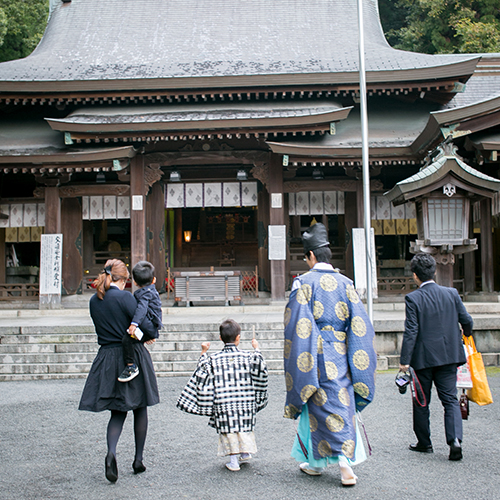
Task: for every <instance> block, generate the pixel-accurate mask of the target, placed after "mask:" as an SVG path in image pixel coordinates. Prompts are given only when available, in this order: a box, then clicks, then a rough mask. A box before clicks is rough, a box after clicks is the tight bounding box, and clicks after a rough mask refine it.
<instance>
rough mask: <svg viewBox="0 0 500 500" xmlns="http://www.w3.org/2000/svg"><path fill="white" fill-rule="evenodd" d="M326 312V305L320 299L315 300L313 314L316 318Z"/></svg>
mask: <svg viewBox="0 0 500 500" xmlns="http://www.w3.org/2000/svg"><path fill="white" fill-rule="evenodd" d="M324 312H325V307H324V306H323V304H322V303H321V302H320V301H319V300H315V301H314V308H313V316H314V319H319V318H321V316H323V313H324Z"/></svg>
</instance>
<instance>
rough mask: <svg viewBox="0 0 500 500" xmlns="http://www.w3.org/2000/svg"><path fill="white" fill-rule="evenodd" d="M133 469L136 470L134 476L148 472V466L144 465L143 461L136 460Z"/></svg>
mask: <svg viewBox="0 0 500 500" xmlns="http://www.w3.org/2000/svg"><path fill="white" fill-rule="evenodd" d="M132 468H133V469H134V474H140V473H141V472H144V471H145V470H146V466H145V465H144V464H143V463H142V460H134V463H133V464H132Z"/></svg>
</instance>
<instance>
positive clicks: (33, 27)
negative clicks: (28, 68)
mask: <svg viewBox="0 0 500 500" xmlns="http://www.w3.org/2000/svg"><path fill="white" fill-rule="evenodd" d="M48 15H49V2H48V0H0V61H10V60H11V59H19V58H21V57H26V56H27V55H29V54H31V52H33V50H34V49H35V47H36V46H37V45H38V42H39V41H40V39H41V38H42V35H43V32H44V30H45V26H46V24H47V17H48Z"/></svg>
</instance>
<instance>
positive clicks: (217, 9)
mask: <svg viewBox="0 0 500 500" xmlns="http://www.w3.org/2000/svg"><path fill="white" fill-rule="evenodd" d="M365 2H366V6H365V11H364V12H365V26H364V28H365V44H366V52H367V55H368V56H369V57H367V64H366V70H367V74H370V73H371V74H373V73H377V72H387V73H390V74H388V75H387V78H388V79H389V80H391V81H398V80H401V78H398V77H397V73H398V72H404V71H410V72H411V71H415V70H424V69H427V70H429V69H430V68H436V67H441V68H446V69H447V71H444V72H442V73H443V74H442V75H441V74H440V76H438V77H448V78H450V77H455V76H469V75H470V74H472V72H473V69H472V70H471V67H470V64H468V65H466V67H463V68H462V67H460V63H466V62H470V61H471V60H475V59H477V57H472V58H471V57H470V56H469V55H466V56H465V55H456V56H449V55H447V56H446V57H443V56H439V55H437V56H432V55H428V54H417V53H410V52H404V51H400V50H396V49H393V48H392V47H390V46H389V44H388V43H387V40H386V39H385V37H384V34H383V31H382V27H381V25H380V19H379V14H378V5H377V1H376V0H365ZM242 5H243V4H242V3H241V0H211V1H207V0H184V1H183V2H179V1H177V0H141V1H140V2H136V1H127V2H123V0H106V1H105V2H103V1H102V0H73V1H72V2H70V3H64V2H59V3H58V4H56V5H55V6H54V8H53V11H52V13H51V15H50V18H49V22H48V25H47V28H46V31H45V34H44V36H43V38H42V41H41V42H40V44H39V45H38V47H37V48H36V49H35V51H34V52H33V53H32V54H31V55H30V56H28V57H26V58H24V59H19V60H16V61H9V62H5V63H2V64H0V74H1V75H2V76H1V77H0V90H1V86H2V81H3V82H20V83H23V84H24V83H26V84H28V83H30V82H35V83H43V82H45V83H47V82H54V81H58V82H87V81H96V80H97V81H99V82H100V84H101V85H102V87H103V88H105V87H106V83H105V82H106V81H108V82H110V81H116V80H129V81H130V80H132V81H135V80H147V81H152V80H156V79H159V80H161V82H162V83H161V84H162V85H163V86H165V84H166V82H165V80H168V85H169V86H175V85H176V79H184V78H187V79H190V80H192V79H198V80H200V79H203V78H205V79H206V78H219V79H220V78H222V79H227V78H234V77H251V78H254V77H258V76H259V77H277V76H279V75H311V74H318V75H319V74H328V75H330V74H332V75H333V78H332V83H335V74H339V75H344V76H342V78H343V79H344V80H343V81H345V75H346V74H353V75H356V73H357V71H358V40H357V37H358V27H357V16H356V15H355V13H356V12H357V5H356V0H335V1H325V0H308V1H307V2H303V0H272V2H269V0H248V1H247V2H245V4H244V6H242ZM454 65H455V66H454ZM474 67H475V65H474ZM448 73H449V74H448ZM410 75H412V73H410ZM413 77H415V76H413ZM429 78H430V77H429ZM351 80H352V81H357V76H356V78H354V76H353V78H351ZM207 83H208V82H207ZM292 83H293V82H292ZM158 84H159V83H158ZM262 84H266V83H265V81H264V80H263V82H262ZM25 90H27V87H26V89H25Z"/></svg>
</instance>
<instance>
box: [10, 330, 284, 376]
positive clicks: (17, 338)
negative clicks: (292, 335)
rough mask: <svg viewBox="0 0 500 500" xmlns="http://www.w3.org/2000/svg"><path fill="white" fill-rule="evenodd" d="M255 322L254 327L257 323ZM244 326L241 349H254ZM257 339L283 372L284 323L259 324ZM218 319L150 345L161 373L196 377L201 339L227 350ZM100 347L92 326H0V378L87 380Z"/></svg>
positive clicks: (166, 334) (273, 367) (164, 334)
mask: <svg viewBox="0 0 500 500" xmlns="http://www.w3.org/2000/svg"><path fill="white" fill-rule="evenodd" d="M252 326H253V325H252ZM252 326H251V325H242V327H243V328H242V337H243V338H244V339H245V340H243V341H242V342H241V348H242V349H244V350H251V349H252V347H251V338H252V334H253V328H252ZM255 326H256V338H257V339H258V340H259V344H260V350H261V352H262V354H263V355H264V358H265V359H266V362H267V365H268V369H269V372H270V373H282V371H283V329H282V325H281V324H279V323H278V324H276V323H269V324H262V323H259V324H256V325H255ZM218 328H219V323H213V324H210V323H204V324H200V323H196V324H184V325H181V324H173V325H168V331H167V330H163V331H161V332H160V338H159V339H158V341H157V342H156V343H155V344H153V345H152V346H148V349H149V350H150V352H151V358H152V360H153V364H154V366H155V370H156V373H157V375H158V376H159V377H168V376H186V377H188V376H189V375H191V373H192V372H193V370H194V369H195V367H196V364H197V361H198V358H199V356H200V352H201V343H202V342H206V341H209V342H211V343H212V345H211V348H210V352H216V351H217V350H219V349H221V348H222V342H221V341H220V340H219V332H218ZM98 348H99V346H98V345H97V337H96V335H95V333H94V328H93V326H92V325H82V326H54V327H49V326H39V327H37V326H27V327H0V381H6V380H11V381H14V380H36V379H61V378H84V377H86V376H87V373H88V372H89V370H90V367H91V365H92V361H93V360H94V358H95V355H96V353H97V350H98Z"/></svg>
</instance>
